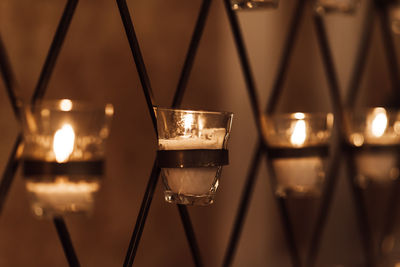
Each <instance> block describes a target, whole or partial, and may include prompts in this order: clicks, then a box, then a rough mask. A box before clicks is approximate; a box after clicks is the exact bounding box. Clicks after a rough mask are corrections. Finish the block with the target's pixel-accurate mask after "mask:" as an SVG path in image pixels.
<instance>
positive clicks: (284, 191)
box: [275, 185, 321, 198]
mask: <svg viewBox="0 0 400 267" xmlns="http://www.w3.org/2000/svg"><path fill="white" fill-rule="evenodd" d="M275 194H276V195H277V196H278V197H281V198H288V197H293V198H318V197H320V196H321V188H320V187H316V186H300V185H299V186H292V187H289V186H279V185H278V186H277V188H276V190H275Z"/></svg>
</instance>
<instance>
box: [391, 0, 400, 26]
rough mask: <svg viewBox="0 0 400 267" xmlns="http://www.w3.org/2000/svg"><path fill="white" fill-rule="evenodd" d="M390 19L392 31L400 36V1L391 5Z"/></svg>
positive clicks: (392, 2) (397, 0)
mask: <svg viewBox="0 0 400 267" xmlns="http://www.w3.org/2000/svg"><path fill="white" fill-rule="evenodd" d="M389 19H390V23H391V28H392V31H393V32H394V33H395V34H400V0H395V1H391V3H390V4H389Z"/></svg>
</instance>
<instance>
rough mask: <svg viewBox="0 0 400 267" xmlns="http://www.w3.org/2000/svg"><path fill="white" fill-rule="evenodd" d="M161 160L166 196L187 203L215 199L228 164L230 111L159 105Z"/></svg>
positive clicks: (205, 203)
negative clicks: (224, 166) (184, 108)
mask: <svg viewBox="0 0 400 267" xmlns="http://www.w3.org/2000/svg"><path fill="white" fill-rule="evenodd" d="M155 112H156V116H157V130H158V152H157V162H158V165H159V167H161V168H162V170H161V176H162V179H163V181H164V185H165V191H164V194H165V200H166V201H167V202H169V203H176V204H184V205H201V206H205V205H209V204H211V203H213V201H214V196H215V193H216V191H217V188H218V185H219V177H220V175H221V171H222V166H223V165H227V164H228V162H229V159H228V150H227V143H228V139H229V135H230V131H231V125H232V117H233V114H232V113H230V112H213V111H195V110H183V109H167V108H155Z"/></svg>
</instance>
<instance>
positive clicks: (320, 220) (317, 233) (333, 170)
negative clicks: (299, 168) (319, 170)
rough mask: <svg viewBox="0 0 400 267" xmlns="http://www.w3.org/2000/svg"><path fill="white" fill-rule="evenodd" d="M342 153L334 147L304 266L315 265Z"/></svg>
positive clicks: (338, 146)
mask: <svg viewBox="0 0 400 267" xmlns="http://www.w3.org/2000/svg"><path fill="white" fill-rule="evenodd" d="M341 156H342V153H341V149H340V145H339V144H337V145H336V146H335V151H334V152H333V156H332V160H331V162H330V165H329V168H328V170H327V175H326V181H327V182H326V185H325V187H324V192H323V194H322V200H321V205H320V208H319V209H318V214H317V219H316V223H315V228H314V230H313V233H312V236H311V241H310V247H309V249H308V252H307V258H306V266H307V267H313V266H315V264H316V260H317V256H318V252H319V246H320V242H321V238H322V232H323V230H324V227H325V224H326V220H327V219H328V215H329V211H330V207H331V203H332V198H333V194H334V192H335V189H336V184H337V180H338V179H337V174H338V170H339V166H340V159H341Z"/></svg>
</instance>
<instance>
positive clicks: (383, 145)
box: [346, 107, 400, 187]
mask: <svg viewBox="0 0 400 267" xmlns="http://www.w3.org/2000/svg"><path fill="white" fill-rule="evenodd" d="M346 124H347V125H346V126H347V127H346V129H347V131H348V132H347V137H348V142H349V143H350V145H351V146H352V147H353V149H355V152H356V153H355V155H354V156H355V163H356V167H357V172H358V175H357V181H358V183H359V185H360V186H362V187H365V186H366V185H367V184H368V182H375V183H380V184H385V183H388V182H390V181H393V180H395V179H397V178H398V177H399V162H398V161H399V155H398V154H399V152H398V151H399V148H400V111H398V110H387V109H385V108H383V107H376V108H370V109H363V110H357V111H354V112H348V113H347V114H346Z"/></svg>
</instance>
